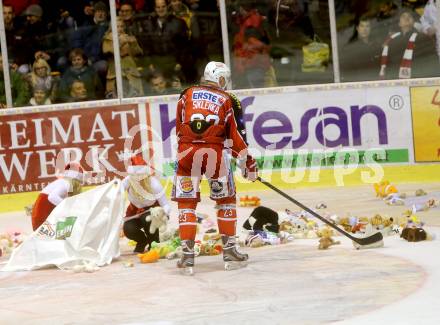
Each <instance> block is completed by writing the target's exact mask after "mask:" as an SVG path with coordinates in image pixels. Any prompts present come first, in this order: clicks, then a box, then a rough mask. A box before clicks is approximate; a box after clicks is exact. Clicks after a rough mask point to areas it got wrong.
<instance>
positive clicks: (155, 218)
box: [145, 207, 175, 242]
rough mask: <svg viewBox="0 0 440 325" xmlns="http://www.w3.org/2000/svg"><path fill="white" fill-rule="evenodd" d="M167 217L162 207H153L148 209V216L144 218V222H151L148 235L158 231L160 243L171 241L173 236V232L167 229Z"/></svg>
mask: <svg viewBox="0 0 440 325" xmlns="http://www.w3.org/2000/svg"><path fill="white" fill-rule="evenodd" d="M168 220H169V217H168V215H167V214H166V212H165V210H164V209H163V208H162V207H154V208H151V209H150V214H149V215H147V216H146V217H145V221H147V222H151V224H150V229H149V231H150V234H154V233H155V232H156V230H159V240H160V241H161V242H164V241H167V240H169V239H171V238H172V237H173V235H174V232H175V231H173V230H171V229H167V225H168Z"/></svg>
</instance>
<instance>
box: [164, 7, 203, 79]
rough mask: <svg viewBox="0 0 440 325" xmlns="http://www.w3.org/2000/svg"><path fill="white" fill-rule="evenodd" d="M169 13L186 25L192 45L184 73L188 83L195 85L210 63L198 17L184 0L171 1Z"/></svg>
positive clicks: (189, 47) (187, 55) (188, 48)
mask: <svg viewBox="0 0 440 325" xmlns="http://www.w3.org/2000/svg"><path fill="white" fill-rule="evenodd" d="M168 11H169V12H170V13H171V14H173V15H174V16H176V17H177V18H179V19H182V20H183V21H184V22H185V24H186V27H187V30H188V38H189V44H190V45H189V46H188V47H187V50H188V53H187V54H186V55H185V56H186V57H187V59H186V60H187V61H188V64H185V65H184V68H186V69H187V71H183V72H184V74H185V75H186V76H188V78H187V82H188V83H195V82H196V81H197V79H198V78H199V76H200V75H202V74H203V71H204V69H205V65H206V62H208V61H209V58H208V55H207V53H206V48H207V47H206V44H203V40H202V38H201V34H200V26H199V22H198V19H197V15H196V14H195V13H194V12H192V11H191V10H189V8H188V6H187V5H185V4H184V3H183V2H182V0H170V2H169V5H168Z"/></svg>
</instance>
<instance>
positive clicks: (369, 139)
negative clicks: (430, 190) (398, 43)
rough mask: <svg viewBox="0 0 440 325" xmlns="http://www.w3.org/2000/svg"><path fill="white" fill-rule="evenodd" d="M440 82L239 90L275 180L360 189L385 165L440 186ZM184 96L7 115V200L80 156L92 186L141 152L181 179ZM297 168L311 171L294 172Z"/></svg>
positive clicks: (255, 148) (3, 115) (256, 145)
mask: <svg viewBox="0 0 440 325" xmlns="http://www.w3.org/2000/svg"><path fill="white" fill-rule="evenodd" d="M437 84H438V81H436V80H421V81H418V83H417V84H416V85H415V84H414V81H412V84H409V83H408V84H405V83H397V82H387V83H383V82H382V83H381V82H377V83H364V84H359V83H357V84H340V85H317V86H300V87H286V88H272V89H260V90H247V91H236V92H235V93H236V95H237V96H238V98H239V99H240V101H241V103H242V109H243V118H244V123H245V125H246V129H247V139H248V142H249V145H250V147H251V148H252V152H253V155H254V156H255V157H256V158H257V160H258V165H259V168H260V170H262V171H264V172H269V171H274V172H275V173H274V174H273V175H269V176H267V174H266V177H271V176H273V177H274V179H279V181H280V182H281V183H283V182H284V183H292V182H293V183H296V185H297V186H309V185H312V186H314V185H334V184H336V185H346V184H356V183H357V184H359V183H361V182H365V180H366V179H365V177H364V178H362V175H364V176H368V175H367V174H365V173H369V175H370V176H371V177H373V178H371V177H370V178H368V177H367V181H368V180H370V183H371V182H373V181H374V180H375V179H374V176H380V175H381V173H380V171H378V168H379V169H382V170H383V173H385V177H387V178H389V177H388V176H389V175H390V176H392V177H395V178H393V180H395V181H411V179H413V178H415V180H416V181H425V180H432V181H438V179H433V177H434V178H435V177H436V176H435V175H439V174H440V173H438V171H439V169H440V168H439V167H440V165H438V162H440V95H439V93H440V86H438V85H437ZM177 100H178V96H175V95H173V96H166V97H146V98H133V99H123V100H122V101H119V100H111V101H99V102H87V103H74V104H69V106H68V105H51V106H41V107H37V108H36V107H30V108H16V109H9V110H2V111H0V169H1V173H0V185H1V186H0V194H14V193H19V192H32V191H39V190H41V188H42V187H43V186H44V185H45V184H47V182H50V181H51V180H53V179H54V177H55V176H56V173H57V170H59V169H60V168H62V166H63V165H64V163H63V162H64V161H66V160H69V159H75V160H78V159H80V160H81V162H82V164H83V165H84V166H85V169H86V170H88V171H90V172H91V173H90V174H91V175H92V176H93V177H91V178H89V179H88V184H89V185H93V184H99V183H103V182H106V181H108V180H109V179H111V178H113V177H115V176H117V177H123V176H124V170H125V167H126V166H125V165H126V163H127V158H128V157H130V156H131V154H132V153H133V152H135V151H136V150H139V149H140V148H141V147H142V148H143V152H144V156H145V158H146V159H147V160H148V161H150V164H151V166H152V167H153V168H154V170H155V172H156V173H157V174H158V175H165V176H170V175H172V174H173V166H174V161H175V153H176V137H175V115H176V104H177ZM408 168H409V169H408ZM293 170H295V171H299V172H301V173H303V174H304V175H303V176H301V175H292V171H293ZM348 170H349V171H350V173H349V172H348ZM338 171H341V173H342V177H343V184H341V183H340V182H339V181H338V177H339V176H341V175H339V176H338V175H335V174H338V173H339V172H338ZM406 171H409V173H407V172H406ZM437 178H438V176H437ZM239 188H240V186H239ZM241 188H246V184H245V185H243V186H241ZM253 188H255V187H253ZM1 197H2V196H0V198H1ZM2 206H3V204H2Z"/></svg>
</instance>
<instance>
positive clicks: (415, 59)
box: [379, 9, 439, 79]
mask: <svg viewBox="0 0 440 325" xmlns="http://www.w3.org/2000/svg"><path fill="white" fill-rule="evenodd" d="M414 23H415V13H414V12H413V11H411V10H408V9H404V10H402V11H401V13H400V15H399V31H398V32H396V33H393V34H391V35H390V36H389V37H388V38H387V39H386V40H385V42H384V45H383V50H382V57H381V63H380V64H381V66H380V72H379V76H380V77H381V78H382V79H407V78H423V77H436V76H438V75H439V61H438V58H437V55H436V50H435V45H434V42H433V40H432V39H429V38H427V37H426V36H425V35H424V34H421V33H418V32H417V30H416V29H415V28H414Z"/></svg>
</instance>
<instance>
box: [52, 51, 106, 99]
mask: <svg viewBox="0 0 440 325" xmlns="http://www.w3.org/2000/svg"><path fill="white" fill-rule="evenodd" d="M69 61H70V64H71V65H70V67H69V68H68V69H67V70H66V72H64V74H63V76H62V77H61V82H60V90H59V94H58V97H59V100H60V101H62V102H65V101H68V100H69V97H70V96H71V94H70V85H71V84H72V82H73V81H74V80H81V81H82V82H83V83H84V85H85V88H86V90H87V98H90V99H101V98H104V90H103V86H102V83H101V80H100V79H99V77H98V74H97V73H96V71H95V70H94V69H93V68H92V67H91V66H89V65H88V60H87V56H86V55H85V53H84V51H83V50H82V49H73V50H71V51H70V53H69Z"/></svg>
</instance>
